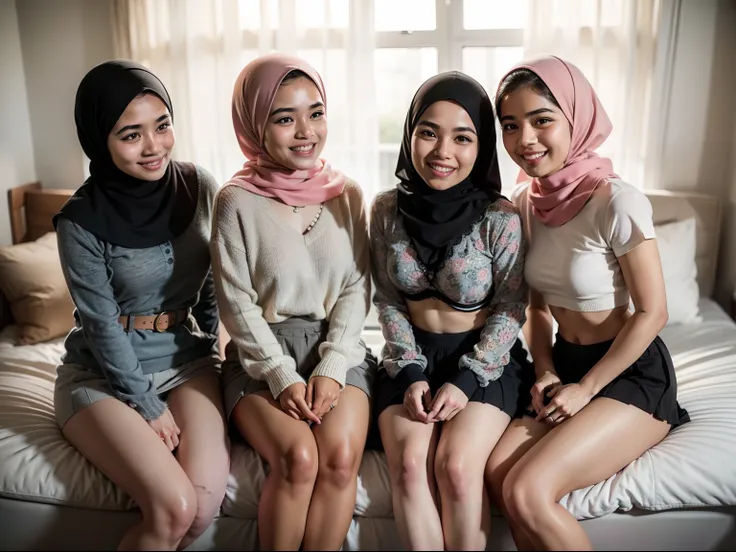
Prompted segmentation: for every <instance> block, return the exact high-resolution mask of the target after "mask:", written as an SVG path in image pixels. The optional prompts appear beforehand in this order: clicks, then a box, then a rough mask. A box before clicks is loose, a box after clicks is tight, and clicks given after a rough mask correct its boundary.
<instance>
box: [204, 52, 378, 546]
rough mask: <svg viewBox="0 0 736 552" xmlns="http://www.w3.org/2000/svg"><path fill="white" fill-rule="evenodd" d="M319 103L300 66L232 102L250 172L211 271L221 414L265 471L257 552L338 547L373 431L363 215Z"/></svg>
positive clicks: (279, 69) (235, 193)
mask: <svg viewBox="0 0 736 552" xmlns="http://www.w3.org/2000/svg"><path fill="white" fill-rule="evenodd" d="M326 104H327V99H326V96H325V90H324V86H323V84H322V79H321V78H320V76H319V75H318V74H317V72H316V71H315V70H314V69H313V68H312V67H311V66H310V65H309V64H308V63H306V62H305V61H303V60H301V59H298V58H295V57H291V56H286V55H282V54H269V55H265V56H262V57H260V58H258V59H256V60H254V61H252V62H251V63H249V64H248V65H247V66H246V67H245V68H244V69H243V71H242V72H241V73H240V76H239V77H238V79H237V81H236V83H235V88H234V91H233V103H232V113H233V123H234V126H235V134H236V136H237V138H238V143H239V144H240V149H241V150H242V151H243V154H244V155H245V157H246V159H247V161H246V163H245V164H244V165H243V168H242V169H241V170H240V171H238V172H237V173H236V174H235V175H234V176H233V178H232V179H231V180H230V181H229V182H228V183H227V184H225V186H223V188H222V189H221V190H220V191H219V192H218V195H217V199H216V202H215V215H214V222H213V230H212V240H211V243H210V248H211V253H212V265H213V267H212V268H213V274H214V280H215V287H216V290H217V297H218V303H219V306H220V316H221V318H222V322H223V323H224V325H225V328H226V330H227V332H228V333H229V334H230V336H231V338H232V341H230V343H229V344H228V346H227V348H226V361H225V363H224V364H223V385H224V396H225V399H224V402H225V410H226V413H227V415H228V417H229V418H230V419H231V420H232V422H233V425H234V426H235V427H236V428H237V429H238V430H239V431H240V433H241V434H242V435H243V437H245V439H246V441H248V443H249V444H250V445H251V446H252V447H253V448H254V449H255V450H256V451H257V452H258V454H260V455H261V457H262V458H263V459H264V460H265V461H266V462H268V464H269V466H270V470H269V474H268V475H267V477H266V482H265V485H264V487H263V491H262V495H261V499H260V502H259V506H258V528H259V529H258V530H259V539H260V548H261V549H262V550H273V549H280V550H283V549H288V550H297V549H299V548H300V547H301V549H303V550H314V549H320V550H326V549H333V550H338V549H339V548H340V547H341V546H342V544H343V541H344V539H345V535H346V534H347V532H348V529H349V527H350V522H351V520H352V518H353V510H354V507H355V498H356V490H357V473H358V468H359V466H360V461H361V458H362V455H363V448H364V446H365V441H366V436H367V432H368V421H369V397H370V390H371V388H372V379H373V377H374V375H375V370H376V365H375V359H374V358H373V357H372V356H371V354H370V352H369V351H367V350H366V347H365V345H364V344H363V342H362V341H361V339H360V335H361V331H362V329H363V323H364V321H365V317H366V315H367V313H368V307H369V300H370V268H369V264H370V261H369V246H368V230H367V223H366V216H365V206H364V202H363V196H362V193H361V191H360V188H359V187H358V185H357V184H356V183H355V182H353V181H351V180H349V179H347V178H346V177H345V176H344V175H343V174H342V173H340V172H338V171H336V170H334V169H333V168H331V167H330V165H329V163H327V162H326V161H325V160H323V159H321V158H320V157H319V155H320V153H321V151H322V148H323V147H324V144H325V140H326V138H327V119H326ZM305 422H306V423H305Z"/></svg>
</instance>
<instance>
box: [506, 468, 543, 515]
mask: <svg viewBox="0 0 736 552" xmlns="http://www.w3.org/2000/svg"><path fill="white" fill-rule="evenodd" d="M546 487H547V485H546V484H545V481H544V478H543V477H539V476H538V475H537V474H534V473H529V471H528V470H521V471H519V472H517V471H516V470H512V471H511V472H510V473H509V474H508V475H507V476H506V478H505V479H504V480H503V483H502V486H501V497H502V499H503V502H504V506H505V507H506V510H507V512H508V513H509V514H510V515H511V516H512V517H513V518H514V519H515V520H516V521H517V522H525V523H530V522H532V521H533V520H534V519H535V518H536V517H538V516H539V514H540V513H544V511H545V510H546V509H547V508H549V506H550V502H553V500H552V499H551V498H550V493H548V492H546V491H547V489H546Z"/></svg>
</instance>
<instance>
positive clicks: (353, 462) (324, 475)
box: [319, 443, 361, 489]
mask: <svg viewBox="0 0 736 552" xmlns="http://www.w3.org/2000/svg"><path fill="white" fill-rule="evenodd" d="M323 456H324V459H322V458H323ZM360 460H361V456H360V455H359V454H358V451H357V450H355V449H354V447H352V446H350V444H349V443H345V444H341V445H338V446H337V447H335V449H334V450H331V451H327V452H326V453H322V454H320V464H321V465H320V468H319V477H320V479H321V480H325V481H326V482H329V483H330V484H332V485H333V486H335V487H338V488H340V489H345V488H347V487H348V486H349V485H350V484H351V483H352V482H353V481H354V480H355V478H356V477H357V475H358V469H359V468H360Z"/></svg>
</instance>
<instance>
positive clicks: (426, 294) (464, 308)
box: [404, 288, 491, 312]
mask: <svg viewBox="0 0 736 552" xmlns="http://www.w3.org/2000/svg"><path fill="white" fill-rule="evenodd" d="M490 295H491V294H490V293H489V294H488V296H486V297H485V298H484V299H483V300H481V301H478V302H477V303H471V304H470V305H466V304H463V303H458V302H457V301H453V300H452V299H450V298H449V297H447V296H446V295H445V294H444V293H441V292H439V291H437V290H436V289H434V288H427V289H425V290H424V291H420V292H419V293H405V294H404V297H406V298H407V299H409V300H410V301H422V300H424V299H439V300H440V301H442V302H443V303H445V304H446V305H449V306H450V307H452V308H453V309H455V310H456V311H460V312H475V311H478V310H480V309H482V308H484V307H487V306H488V304H489V303H490V302H491V299H490Z"/></svg>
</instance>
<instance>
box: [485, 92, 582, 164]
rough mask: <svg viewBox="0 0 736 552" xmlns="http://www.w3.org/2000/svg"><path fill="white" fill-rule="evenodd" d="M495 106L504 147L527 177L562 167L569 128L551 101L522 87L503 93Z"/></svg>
mask: <svg viewBox="0 0 736 552" xmlns="http://www.w3.org/2000/svg"><path fill="white" fill-rule="evenodd" d="M498 106H499V107H498V116H499V120H500V122H501V129H502V132H503V145H504V147H505V148H506V151H507V152H508V154H509V155H510V156H511V159H513V160H514V162H515V163H516V164H517V165H519V167H521V168H522V169H523V170H524V172H525V173H526V174H528V175H529V176H531V177H532V178H542V177H546V176H551V175H553V174H554V173H556V172H557V171H559V170H560V169H561V168H562V167H564V166H565V161H567V156H568V154H569V152H570V142H571V138H572V129H571V128H570V123H569V122H568V120H567V118H566V117H565V115H564V114H563V113H562V111H561V110H560V108H559V107H558V106H557V105H556V104H555V103H554V102H552V101H550V100H549V99H548V98H546V97H544V96H543V95H541V94H538V93H537V92H536V91H534V89H532V88H530V87H528V86H525V87H522V88H518V89H516V90H514V91H512V92H510V93H508V94H505V95H504V96H503V97H502V98H501V101H500V102H499V104H498Z"/></svg>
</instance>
